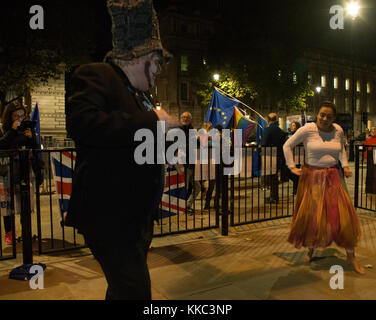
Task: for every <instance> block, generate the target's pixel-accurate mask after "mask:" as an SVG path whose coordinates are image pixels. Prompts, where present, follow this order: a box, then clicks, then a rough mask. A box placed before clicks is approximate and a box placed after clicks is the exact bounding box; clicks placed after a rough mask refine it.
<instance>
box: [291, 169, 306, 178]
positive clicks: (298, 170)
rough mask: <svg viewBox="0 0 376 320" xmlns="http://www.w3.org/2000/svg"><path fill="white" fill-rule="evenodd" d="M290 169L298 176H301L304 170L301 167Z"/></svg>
mask: <svg viewBox="0 0 376 320" xmlns="http://www.w3.org/2000/svg"><path fill="white" fill-rule="evenodd" d="M290 171H291V172H292V173H293V174H295V175H297V176H301V175H302V172H303V170H302V169H299V168H290Z"/></svg>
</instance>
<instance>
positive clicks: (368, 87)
mask: <svg viewBox="0 0 376 320" xmlns="http://www.w3.org/2000/svg"><path fill="white" fill-rule="evenodd" d="M367 93H371V84H370V83H369V82H367Z"/></svg>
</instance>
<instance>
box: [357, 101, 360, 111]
mask: <svg viewBox="0 0 376 320" xmlns="http://www.w3.org/2000/svg"><path fill="white" fill-rule="evenodd" d="M356 112H360V99H359V98H357V99H356Z"/></svg>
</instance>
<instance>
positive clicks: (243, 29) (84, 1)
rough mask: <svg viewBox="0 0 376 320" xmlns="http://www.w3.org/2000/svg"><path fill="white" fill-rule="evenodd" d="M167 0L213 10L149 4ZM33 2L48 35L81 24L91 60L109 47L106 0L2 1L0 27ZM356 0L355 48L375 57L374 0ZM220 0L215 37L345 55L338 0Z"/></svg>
mask: <svg viewBox="0 0 376 320" xmlns="http://www.w3.org/2000/svg"><path fill="white" fill-rule="evenodd" d="M170 2H175V4H176V6H177V7H178V8H181V9H184V10H186V11H188V12H189V11H190V12H193V11H194V10H197V9H198V10H200V12H201V13H202V14H203V15H207V16H208V17H210V16H211V15H213V14H215V13H216V12H215V10H213V7H214V5H213V4H214V3H215V1H214V0H206V1H199V0H190V1H187V0H154V5H155V8H156V10H157V11H160V10H163V9H164V8H166V6H167V5H168V3H170ZM15 3H17V4H15ZM20 3H21V4H20ZM36 3H38V4H40V5H42V6H43V7H44V9H45V30H44V31H43V33H44V34H46V33H51V34H52V35H53V34H54V32H56V29H57V26H56V25H55V24H56V23H57V21H58V20H59V21H60V22H59V23H61V24H62V25H60V26H59V29H61V28H62V29H66V32H67V34H69V35H71V36H72V37H74V33H75V30H77V32H79V31H80V29H81V27H82V24H84V25H85V26H89V28H88V29H89V30H91V32H92V35H93V36H94V39H95V42H96V44H95V52H94V53H93V59H94V60H100V59H101V57H103V56H104V54H105V53H106V52H107V51H108V50H110V49H111V20H110V17H109V15H108V13H107V10H106V2H105V0H79V1H73V0H48V1H46V0H41V1H37V2H35V1H30V0H27V1H22V0H17V1H14V2H11V3H8V2H6V4H2V13H3V15H2V16H3V17H4V18H3V22H2V32H4V30H6V31H7V32H13V31H14V29H22V28H25V29H28V22H29V18H30V16H31V15H30V14H29V13H28V9H29V8H30V6H31V5H33V4H36ZM360 3H361V7H362V9H361V11H360V15H361V16H360V17H359V18H358V19H357V21H356V23H355V28H354V48H355V50H354V51H355V52H354V53H355V55H356V56H358V57H359V58H360V59H361V60H364V61H370V62H373V63H376V1H375V0H361V2H360ZM56 4H60V7H59V8H61V6H65V7H66V10H64V12H61V9H59V10H58V11H57V10H56V7H57V6H56ZM223 4H224V10H223V12H222V18H221V28H222V29H220V30H218V31H217V36H218V37H220V35H221V34H222V32H226V36H229V37H232V36H234V37H235V36H236V37H237V38H236V40H237V41H239V42H247V44H248V48H250V50H251V49H252V39H253V38H254V37H258V38H260V37H261V38H262V39H265V41H271V42H273V41H283V42H285V43H286V44H289V45H290V44H291V46H292V47H300V48H303V47H305V48H319V49H323V50H326V51H330V52H333V53H335V54H339V55H343V56H347V55H350V29H351V28H350V26H351V23H350V19H349V18H347V17H346V18H345V29H344V30H332V29H330V27H329V20H330V18H331V15H330V14H329V8H330V7H331V6H332V5H334V4H340V5H342V6H343V7H345V1H343V0H279V1H275V0H274V1H271V0H263V1H246V0H223ZM93 16H94V17H95V18H93ZM7 19H8V20H7ZM9 19H11V20H9ZM4 20H5V22H4ZM225 29H226V30H225ZM37 32H40V31H37ZM41 34H42V33H41ZM162 38H163V35H162ZM62 41H63V40H62Z"/></svg>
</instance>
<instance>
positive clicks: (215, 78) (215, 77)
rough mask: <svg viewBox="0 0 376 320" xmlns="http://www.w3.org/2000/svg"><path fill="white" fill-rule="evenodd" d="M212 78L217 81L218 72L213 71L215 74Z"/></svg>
mask: <svg viewBox="0 0 376 320" xmlns="http://www.w3.org/2000/svg"><path fill="white" fill-rule="evenodd" d="M213 79H214V80H215V81H218V80H219V74H218V73H215V74H214V75H213Z"/></svg>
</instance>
